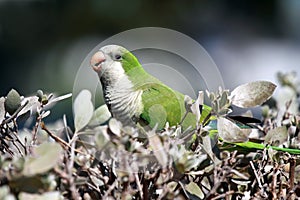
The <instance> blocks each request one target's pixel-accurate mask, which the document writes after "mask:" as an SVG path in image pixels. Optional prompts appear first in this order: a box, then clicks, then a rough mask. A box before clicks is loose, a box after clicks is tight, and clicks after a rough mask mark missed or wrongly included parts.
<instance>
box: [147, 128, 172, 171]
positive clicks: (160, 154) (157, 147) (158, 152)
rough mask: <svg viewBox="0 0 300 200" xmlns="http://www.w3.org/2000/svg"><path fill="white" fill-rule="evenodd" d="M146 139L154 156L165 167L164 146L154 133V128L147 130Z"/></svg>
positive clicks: (165, 155) (165, 154) (166, 160)
mask: <svg viewBox="0 0 300 200" xmlns="http://www.w3.org/2000/svg"><path fill="white" fill-rule="evenodd" d="M147 134H148V139H149V145H150V148H151V149H152V151H153V154H154V156H155V157H156V159H157V161H158V162H159V164H161V166H163V167H165V166H166V165H167V163H168V155H167V153H166V151H165V148H164V146H163V144H162V142H161V140H160V138H159V136H158V135H157V134H156V133H155V130H152V131H151V132H148V133H147Z"/></svg>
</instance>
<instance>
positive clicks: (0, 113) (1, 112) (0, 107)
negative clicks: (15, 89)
mask: <svg viewBox="0 0 300 200" xmlns="http://www.w3.org/2000/svg"><path fill="white" fill-rule="evenodd" d="M4 102H5V98H4V97H1V98H0V122H2V121H3V120H4V117H5V108H4Z"/></svg>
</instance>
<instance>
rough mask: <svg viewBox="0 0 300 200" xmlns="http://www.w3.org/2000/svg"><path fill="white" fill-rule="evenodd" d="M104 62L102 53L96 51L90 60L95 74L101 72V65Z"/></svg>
mask: <svg viewBox="0 0 300 200" xmlns="http://www.w3.org/2000/svg"><path fill="white" fill-rule="evenodd" d="M104 61H105V55H104V53H103V52H102V51H98V52H97V53H95V54H94V55H93V56H92V58H91V61H90V63H91V66H92V68H93V70H94V71H95V72H97V73H99V72H100V71H101V63H103V62H104Z"/></svg>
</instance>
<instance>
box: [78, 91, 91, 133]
mask: <svg viewBox="0 0 300 200" xmlns="http://www.w3.org/2000/svg"><path fill="white" fill-rule="evenodd" d="M91 97H92V95H91V92H90V91H88V90H82V91H81V92H80V93H79V94H78V96H77V97H76V99H75V101H74V105H73V109H74V119H75V121H74V123H75V129H76V132H78V131H79V130H81V129H82V128H84V127H85V126H86V125H87V124H88V123H89V121H90V120H91V118H92V116H93V112H94V106H93V103H92V101H91Z"/></svg>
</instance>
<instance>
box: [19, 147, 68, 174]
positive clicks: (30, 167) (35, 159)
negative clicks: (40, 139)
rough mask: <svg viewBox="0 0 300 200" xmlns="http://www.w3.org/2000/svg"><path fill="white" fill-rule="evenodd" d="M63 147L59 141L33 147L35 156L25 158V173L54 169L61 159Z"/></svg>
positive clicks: (40, 172)
mask: <svg viewBox="0 0 300 200" xmlns="http://www.w3.org/2000/svg"><path fill="white" fill-rule="evenodd" d="M61 151H62V148H61V146H60V145H59V144H57V143H43V144H41V145H40V146H38V147H36V148H35V149H33V153H32V154H33V156H28V157H26V158H25V163H24V169H23V175H24V176H32V175H35V174H42V173H45V172H47V171H49V170H50V169H52V168H53V167H54V166H55V165H56V164H57V162H58V160H59V159H60V153H61Z"/></svg>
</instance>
